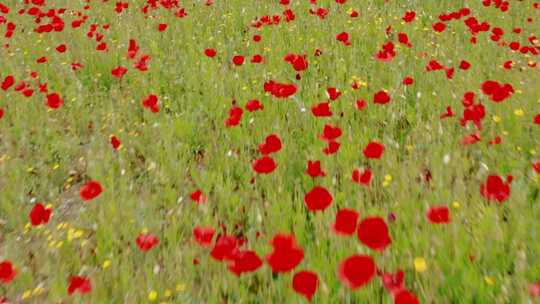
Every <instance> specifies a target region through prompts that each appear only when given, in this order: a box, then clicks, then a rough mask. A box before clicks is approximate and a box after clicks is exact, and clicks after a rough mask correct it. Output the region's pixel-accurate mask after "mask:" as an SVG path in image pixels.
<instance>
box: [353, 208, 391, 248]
mask: <svg viewBox="0 0 540 304" xmlns="http://www.w3.org/2000/svg"><path fill="white" fill-rule="evenodd" d="M357 235H358V240H360V242H362V243H363V244H364V245H366V246H368V247H369V248H371V249H373V250H378V251H383V250H384V249H386V247H388V246H389V245H390V244H391V243H392V238H391V237H390V234H389V233H388V227H387V226H386V223H385V222H384V219H382V218H381V217H378V216H377V217H367V218H365V219H363V220H362V221H361V222H360V224H358V234H357Z"/></svg>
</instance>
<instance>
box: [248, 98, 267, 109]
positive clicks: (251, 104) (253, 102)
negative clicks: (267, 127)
mask: <svg viewBox="0 0 540 304" xmlns="http://www.w3.org/2000/svg"><path fill="white" fill-rule="evenodd" d="M263 109H264V106H263V104H262V103H261V102H260V101H258V100H257V99H252V100H250V101H248V102H247V103H246V110H248V111H249V112H255V111H259V110H263Z"/></svg>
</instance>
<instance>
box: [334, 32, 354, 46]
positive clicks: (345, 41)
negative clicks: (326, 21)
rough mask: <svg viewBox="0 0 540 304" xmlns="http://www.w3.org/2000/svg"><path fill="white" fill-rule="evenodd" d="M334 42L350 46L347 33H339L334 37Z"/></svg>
mask: <svg viewBox="0 0 540 304" xmlns="http://www.w3.org/2000/svg"><path fill="white" fill-rule="evenodd" d="M336 40H337V41H339V42H341V43H343V44H344V45H346V46H349V45H351V42H350V41H349V33H347V32H341V33H339V34H337V35H336Z"/></svg>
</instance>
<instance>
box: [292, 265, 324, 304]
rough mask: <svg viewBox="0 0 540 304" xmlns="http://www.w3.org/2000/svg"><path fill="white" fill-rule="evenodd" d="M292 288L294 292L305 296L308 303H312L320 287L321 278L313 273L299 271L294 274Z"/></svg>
mask: <svg viewBox="0 0 540 304" xmlns="http://www.w3.org/2000/svg"><path fill="white" fill-rule="evenodd" d="M292 286H293V289H294V291H296V292H297V293H299V294H301V295H303V296H304V297H305V298H306V299H307V300H308V301H311V299H312V298H313V295H314V294H315V292H316V291H317V288H318V287H319V278H318V277H317V274H316V273H315V272H312V271H307V270H304V271H299V272H297V273H295V274H294V276H293V282H292Z"/></svg>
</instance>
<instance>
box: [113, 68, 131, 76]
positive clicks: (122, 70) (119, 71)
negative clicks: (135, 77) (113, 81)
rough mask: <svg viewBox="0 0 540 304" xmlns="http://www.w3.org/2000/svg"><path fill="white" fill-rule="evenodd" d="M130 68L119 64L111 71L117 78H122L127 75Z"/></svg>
mask: <svg viewBox="0 0 540 304" xmlns="http://www.w3.org/2000/svg"><path fill="white" fill-rule="evenodd" d="M127 71H128V69H126V68H125V67H123V66H118V67H116V68H114V69H113V70H112V71H111V74H112V75H113V76H114V77H116V78H122V77H124V75H126V73H127Z"/></svg>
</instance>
